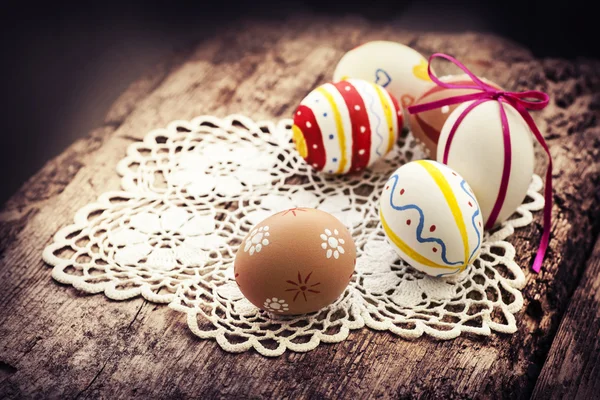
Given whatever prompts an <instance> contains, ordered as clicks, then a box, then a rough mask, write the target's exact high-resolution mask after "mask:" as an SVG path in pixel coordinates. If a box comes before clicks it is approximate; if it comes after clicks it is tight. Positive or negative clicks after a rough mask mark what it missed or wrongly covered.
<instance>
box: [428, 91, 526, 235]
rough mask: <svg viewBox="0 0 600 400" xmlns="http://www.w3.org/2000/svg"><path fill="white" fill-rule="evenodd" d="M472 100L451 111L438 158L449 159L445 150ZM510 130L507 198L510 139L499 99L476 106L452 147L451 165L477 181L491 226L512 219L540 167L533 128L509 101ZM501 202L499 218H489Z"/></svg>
mask: <svg viewBox="0 0 600 400" xmlns="http://www.w3.org/2000/svg"><path fill="white" fill-rule="evenodd" d="M471 103H472V102H468V103H464V104H461V105H460V106H459V107H458V108H457V109H456V110H454V111H453V112H452V114H450V116H449V117H448V120H447V121H446V123H445V124H444V126H443V128H442V131H441V133H440V140H439V143H438V148H437V159H438V161H442V162H443V159H444V150H445V148H446V144H447V142H448V137H449V134H450V131H451V129H452V126H453V125H454V123H455V122H456V120H457V119H458V117H459V116H460V115H461V114H462V112H463V111H464V110H465V109H466V108H467V107H468V106H469V105H470V104H471ZM503 107H504V110H505V111H506V116H507V118H508V126H509V129H510V151H511V154H512V156H511V163H510V169H509V170H508V173H509V175H508V185H507V188H506V196H505V197H504V198H502V196H501V195H500V194H501V191H500V184H501V181H502V173H503V169H504V162H505V159H504V139H503V134H502V122H501V117H500V105H499V104H498V102H497V101H486V102H484V103H481V104H480V105H478V106H476V107H475V108H473V109H472V110H471V111H470V112H469V113H468V114H467V115H466V116H465V118H464V119H463V120H462V122H461V124H460V125H459V127H458V128H457V129H456V132H455V134H454V137H453V139H452V141H451V143H450V146H449V148H448V160H447V162H446V164H447V165H448V166H449V167H451V168H452V169H454V170H455V171H456V172H458V173H459V174H461V175H462V176H463V177H464V178H465V179H466V180H467V181H468V182H469V184H470V185H471V187H472V188H473V191H474V192H475V195H476V196H477V199H478V200H479V205H480V206H481V212H482V214H483V221H484V224H485V227H486V229H489V228H491V227H493V226H494V225H496V224H498V223H501V222H503V221H505V220H506V219H508V217H510V216H511V214H512V213H513V212H514V211H515V210H516V209H517V207H518V206H519V205H521V203H522V202H523V200H524V199H525V196H526V195H527V189H528V188H529V184H530V183H531V179H532V176H533V167H534V152H533V139H532V133H531V130H530V129H529V126H527V123H526V122H525V120H524V119H523V118H522V117H521V115H520V114H519V113H518V112H517V110H516V109H515V108H514V107H512V106H511V105H508V104H506V103H503ZM496 203H497V204H498V206H497V207H498V208H499V213H498V217H497V218H496V219H495V221H489V218H490V214H491V213H492V210H493V209H494V207H495V206H496Z"/></svg>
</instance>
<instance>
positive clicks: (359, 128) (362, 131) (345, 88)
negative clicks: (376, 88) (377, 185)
mask: <svg viewBox="0 0 600 400" xmlns="http://www.w3.org/2000/svg"><path fill="white" fill-rule="evenodd" d="M333 85H334V86H335V87H336V89H337V90H338V91H339V92H340V94H341V95H342V97H343V98H344V101H345V102H346V106H347V107H348V112H349V113H350V121H351V123H352V159H351V162H352V164H351V165H350V171H360V170H362V169H365V168H366V167H367V165H368V164H369V158H370V156H371V124H370V122H369V113H368V112H367V108H366V107H365V102H364V101H363V99H362V96H361V95H360V93H358V90H356V88H355V87H354V85H352V84H351V83H350V82H348V81H344V82H337V83H334V84H333ZM363 150H364V151H363Z"/></svg>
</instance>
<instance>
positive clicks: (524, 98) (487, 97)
mask: <svg viewBox="0 0 600 400" xmlns="http://www.w3.org/2000/svg"><path fill="white" fill-rule="evenodd" d="M434 58H444V59H446V60H448V61H450V62H451V63H453V64H455V65H456V66H457V67H459V68H460V69H461V70H463V71H464V72H465V73H466V74H467V75H468V76H469V77H470V78H471V79H472V80H473V85H460V84H453V83H447V82H442V81H441V80H439V79H438V78H437V77H436V76H435V75H434V74H433V72H432V71H431V62H432V61H433V59H434ZM427 73H428V74H429V77H430V78H431V80H432V81H433V82H435V83H436V84H437V85H438V86H441V87H444V88H448V89H475V90H478V92H476V93H471V94H465V95H459V96H453V97H449V98H446V99H441V100H437V101H432V102H431V103H425V104H418V105H413V106H410V107H408V112H409V113H411V114H417V113H420V112H423V111H429V110H433V109H436V108H440V107H443V106H448V105H452V104H458V103H464V102H466V101H471V100H475V101H474V102H473V103H471V104H470V105H469V106H468V107H467V108H466V109H465V110H464V111H463V112H462V113H461V114H460V116H459V117H458V119H457V120H456V122H455V123H454V125H453V126H452V129H451V130H450V133H449V135H448V140H447V141H446V146H445V148H444V157H443V160H442V162H443V163H444V164H447V163H448V153H449V151H450V144H451V143H452V139H453V138H454V134H455V133H456V130H457V128H458V126H459V125H460V124H461V122H462V120H463V119H464V118H465V117H466V116H467V114H468V113H469V112H470V111H471V110H472V109H474V108H475V107H477V106H478V105H479V104H481V103H484V102H486V101H497V102H498V104H499V105H500V118H501V121H502V135H503V140H504V168H503V170H502V179H501V181H500V191H499V193H498V197H497V198H496V202H495V204H494V207H493V208H492V212H491V213H490V217H489V219H488V221H487V223H486V226H485V228H486V229H491V228H492V227H493V226H494V224H495V223H496V219H497V218H498V214H499V213H500V210H501V209H502V205H503V204H504V199H505V197H506V191H507V188H508V178H509V175H510V167H511V161H512V153H511V146H510V130H509V127H508V119H507V117H506V111H505V110H504V107H503V106H502V103H507V104H510V105H511V106H513V107H514V108H515V109H516V110H517V111H518V112H519V114H521V116H522V117H523V119H524V120H525V122H527V125H529V128H530V129H531V131H532V132H533V134H534V136H535V138H536V139H537V141H538V142H539V143H540V145H541V146H542V147H543V148H544V150H545V151H546V154H547V155H548V168H547V169H546V184H545V187H544V199H545V201H546V204H545V206H544V231H543V233H542V238H541V240H540V246H539V248H538V251H537V255H536V257H535V261H534V263H533V266H532V269H533V270H534V271H535V272H539V271H540V268H541V267H542V262H543V261H544V256H545V254H546V250H547V248H548V242H549V241H550V229H551V218H552V157H551V156H550V150H549V149H548V145H547V144H546V141H545V140H544V137H543V136H542V134H541V133H540V131H539V129H538V128H537V126H536V125H535V122H534V121H533V118H531V115H529V112H528V110H541V109H543V108H544V107H546V106H547V105H548V102H549V100H550V98H549V97H548V95H547V94H546V93H544V92H540V91H537V90H527V91H524V92H506V91H503V90H498V89H496V88H494V87H493V86H491V85H488V84H487V83H485V82H483V81H482V80H481V79H479V78H478V77H477V76H475V74H473V73H472V72H471V71H469V70H468V69H467V67H465V66H464V65H463V64H462V63H461V62H460V61H458V60H456V59H455V58H454V57H451V56H449V55H446V54H442V53H435V54H433V55H432V56H431V57H429V66H428V68H427Z"/></svg>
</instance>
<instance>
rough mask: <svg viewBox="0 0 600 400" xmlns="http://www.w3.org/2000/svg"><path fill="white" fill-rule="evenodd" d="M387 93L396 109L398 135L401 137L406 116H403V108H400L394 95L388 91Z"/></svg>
mask: <svg viewBox="0 0 600 400" xmlns="http://www.w3.org/2000/svg"><path fill="white" fill-rule="evenodd" d="M386 92H387V94H389V95H390V98H391V99H392V103H394V108H395V110H394V112H395V113H396V119H397V120H398V130H397V135H399V134H400V132H402V127H403V126H404V116H403V115H402V107H400V104H399V103H398V100H397V99H396V98H395V97H394V95H393V94H391V93H390V92H388V91H387V90H386ZM396 139H397V138H396Z"/></svg>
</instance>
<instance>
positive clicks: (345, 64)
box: [333, 40, 433, 107]
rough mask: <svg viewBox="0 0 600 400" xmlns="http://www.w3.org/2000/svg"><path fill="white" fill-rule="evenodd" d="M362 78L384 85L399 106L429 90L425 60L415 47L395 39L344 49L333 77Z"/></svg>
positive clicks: (412, 101) (403, 105)
mask: <svg viewBox="0 0 600 400" xmlns="http://www.w3.org/2000/svg"><path fill="white" fill-rule="evenodd" d="M348 78H358V79H365V80H367V81H369V82H374V83H377V84H378V85H381V86H383V87H384V88H386V89H387V90H388V91H389V92H390V93H391V94H392V95H393V96H394V97H396V98H397V99H398V100H399V101H400V104H401V105H402V107H408V106H409V105H411V104H413V103H414V101H415V99H416V98H417V97H418V96H419V95H420V94H421V93H423V92H424V91H425V90H427V89H429V88H430V87H431V86H432V84H433V82H432V81H431V79H430V78H429V75H428V74H427V60H426V59H425V57H423V56H422V55H421V54H419V52H417V51H416V50H413V49H411V48H410V47H408V46H405V45H403V44H400V43H396V42H389V41H384V40H377V41H373V42H367V43H365V44H363V45H361V46H358V47H356V48H354V49H352V50H350V51H349V52H347V53H346V54H345V55H344V56H343V57H342V59H341V60H340V61H339V63H338V65H337V67H336V68H335V72H334V73H333V80H334V81H339V80H344V79H348Z"/></svg>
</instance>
